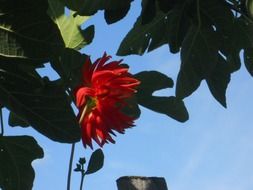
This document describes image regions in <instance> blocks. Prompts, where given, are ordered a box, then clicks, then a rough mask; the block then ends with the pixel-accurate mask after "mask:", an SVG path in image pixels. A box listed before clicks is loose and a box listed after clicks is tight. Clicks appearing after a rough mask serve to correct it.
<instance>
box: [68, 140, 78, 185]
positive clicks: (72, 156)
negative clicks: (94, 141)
mask: <svg viewBox="0 0 253 190" xmlns="http://www.w3.org/2000/svg"><path fill="white" fill-rule="evenodd" d="M75 145H76V143H73V144H72V146H71V152H70V158H69V170H68V181H67V190H70V184H71V174H72V165H73V159H74V152H75Z"/></svg>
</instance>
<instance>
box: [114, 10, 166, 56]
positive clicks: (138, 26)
mask: <svg viewBox="0 0 253 190" xmlns="http://www.w3.org/2000/svg"><path fill="white" fill-rule="evenodd" d="M166 22H167V20H166V15H165V14H164V13H162V12H158V13H157V14H156V17H155V18H154V19H153V21H152V22H150V23H148V24H145V25H142V20H141V17H139V18H138V19H137V21H136V23H135V24H134V27H133V28H132V29H131V30H130V31H129V32H128V34H127V35H126V37H125V38H124V39H123V41H122V42H121V44H120V47H119V49H118V51H117V55H121V56H124V55H130V54H138V55H142V54H143V53H144V52H145V51H146V49H147V48H148V51H151V50H153V49H155V48H157V47H160V46H161V45H163V44H166V43H167V37H166V36H167V34H166Z"/></svg>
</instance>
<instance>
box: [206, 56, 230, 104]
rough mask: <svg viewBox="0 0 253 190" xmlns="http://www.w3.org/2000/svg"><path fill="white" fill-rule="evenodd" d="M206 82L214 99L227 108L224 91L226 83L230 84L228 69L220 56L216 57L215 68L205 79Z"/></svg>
mask: <svg viewBox="0 0 253 190" xmlns="http://www.w3.org/2000/svg"><path fill="white" fill-rule="evenodd" d="M206 81H207V84H208V87H209V89H210V91H211V93H212V95H213V96H214V97H215V99H216V100H217V101H218V102H220V104H221V105H223V106H224V107H227V104H226V89H227V86H228V83H229V82H230V68H229V65H228V64H227V63H226V60H225V59H224V58H222V57H221V56H219V57H218V62H217V64H216V68H215V69H214V70H213V72H212V73H211V74H210V76H209V77H208V78H207V79H206Z"/></svg>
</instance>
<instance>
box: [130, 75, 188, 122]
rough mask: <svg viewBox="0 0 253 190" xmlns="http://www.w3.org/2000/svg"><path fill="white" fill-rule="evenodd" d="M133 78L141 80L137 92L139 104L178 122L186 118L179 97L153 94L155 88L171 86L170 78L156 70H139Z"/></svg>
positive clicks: (185, 112) (185, 111)
mask: <svg viewBox="0 0 253 190" xmlns="http://www.w3.org/2000/svg"><path fill="white" fill-rule="evenodd" d="M135 78H137V79H138V80H140V81H141V84H140V86H139V88H138V92H137V101H138V103H139V104H140V105H142V106H144V107H146V108H148V109H150V110H152V111H155V112H158V113H162V114H165V115H167V116H169V117H172V118H173V119H176V120H177V121H180V122H184V121H186V120H188V118H189V116H188V112H187V110H186V107H185V105H184V102H183V101H182V100H181V99H179V98H176V97H174V96H170V97H159V96H153V93H154V92H155V91H157V90H161V89H165V88H171V87H173V81H172V79H170V78H169V77H167V76H166V75H164V74H162V73H159V72H157V71H144V72H140V73H137V74H136V75H135Z"/></svg>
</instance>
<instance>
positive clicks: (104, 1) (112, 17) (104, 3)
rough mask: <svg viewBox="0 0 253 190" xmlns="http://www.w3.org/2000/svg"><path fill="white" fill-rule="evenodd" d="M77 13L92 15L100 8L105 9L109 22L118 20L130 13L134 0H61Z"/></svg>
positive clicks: (106, 18) (105, 15)
mask: <svg viewBox="0 0 253 190" xmlns="http://www.w3.org/2000/svg"><path fill="white" fill-rule="evenodd" d="M61 1H62V2H63V3H64V4H65V5H67V7H69V8H70V9H71V10H74V11H77V13H76V15H77V14H78V15H85V16H90V15H93V14H95V13H96V12H97V11H99V10H104V17H105V20H106V22H107V23H108V24H111V23H114V22H117V21H118V20H120V19H122V18H123V17H124V16H126V14H127V13H128V11H129V9H130V4H131V2H132V1H133V0H61Z"/></svg>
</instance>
